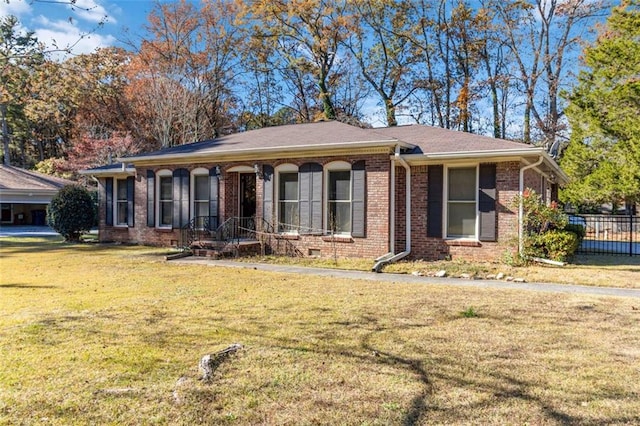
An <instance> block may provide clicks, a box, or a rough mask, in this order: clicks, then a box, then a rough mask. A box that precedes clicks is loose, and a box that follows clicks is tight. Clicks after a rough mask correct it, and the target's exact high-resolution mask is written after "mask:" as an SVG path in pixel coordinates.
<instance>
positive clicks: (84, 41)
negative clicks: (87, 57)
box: [35, 16, 116, 60]
mask: <svg viewBox="0 0 640 426" xmlns="http://www.w3.org/2000/svg"><path fill="white" fill-rule="evenodd" d="M36 22H37V23H38V28H36V29H35V34H36V36H37V37H38V40H40V41H41V42H43V43H44V44H45V46H46V47H47V49H48V50H66V49H70V50H71V52H72V53H73V54H75V55H79V54H82V53H91V52H93V51H95V50H96V49H97V48H100V47H106V46H112V45H113V44H115V41H116V39H115V38H114V37H113V36H111V35H105V36H102V35H99V34H87V33H86V32H84V31H83V30H82V29H80V28H78V27H77V26H75V25H74V24H73V23H72V22H70V21H50V20H49V19H47V18H45V17H43V16H40V17H38V19H37V20H36ZM66 55H67V53H66V52H54V53H52V55H51V56H52V59H57V60H61V59H63V58H64V57H65V56H66Z"/></svg>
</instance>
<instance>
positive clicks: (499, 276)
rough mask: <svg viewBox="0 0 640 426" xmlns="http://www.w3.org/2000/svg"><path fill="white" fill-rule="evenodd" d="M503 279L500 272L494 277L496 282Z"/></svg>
mask: <svg viewBox="0 0 640 426" xmlns="http://www.w3.org/2000/svg"><path fill="white" fill-rule="evenodd" d="M503 278H504V274H503V273H502V272H498V275H496V280H501V279H503Z"/></svg>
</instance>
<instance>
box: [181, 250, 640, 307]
mask: <svg viewBox="0 0 640 426" xmlns="http://www.w3.org/2000/svg"><path fill="white" fill-rule="evenodd" d="M171 262H172V263H184V264H200V265H208V266H222V267H229V268H245V269H255V270H258V271H269V272H282V273H289V274H301V275H305V274H306V275H317V276H321V277H327V278H346V279H352V280H368V281H382V282H390V283H394V282H395V283H414V284H427V285H452V286H459V287H473V288H495V289H510V290H528V291H540V292H549V293H566V294H584V295H591V296H616V297H632V298H636V299H640V289H628V288H615V287H593V286H583V285H570V284H551V283H514V282H507V281H497V280H468V279H462V278H434V277H419V276H414V275H409V274H385V273H381V274H376V273H375V272H362V271H347V270H343V269H329V268H311V267H302V266H292V265H272V264H265V263H246V262H235V261H233V260H210V259H204V258H199V257H185V258H182V259H178V260H172V261H171ZM639 278H640V277H639Z"/></svg>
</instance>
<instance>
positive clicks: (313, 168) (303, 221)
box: [298, 163, 322, 234]
mask: <svg viewBox="0 0 640 426" xmlns="http://www.w3.org/2000/svg"><path fill="white" fill-rule="evenodd" d="M298 177H299V179H298V184H299V198H298V205H299V214H300V232H301V233H305V234H310V233H321V232H322V166H321V165H320V164H318V163H305V164H303V165H302V166H300V172H299V174H298Z"/></svg>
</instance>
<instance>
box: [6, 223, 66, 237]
mask: <svg viewBox="0 0 640 426" xmlns="http://www.w3.org/2000/svg"><path fill="white" fill-rule="evenodd" d="M52 235H60V234H58V233H57V232H56V231H54V230H53V229H51V228H49V227H48V226H32V225H4V226H0V238H2V237H45V236H52Z"/></svg>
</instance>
